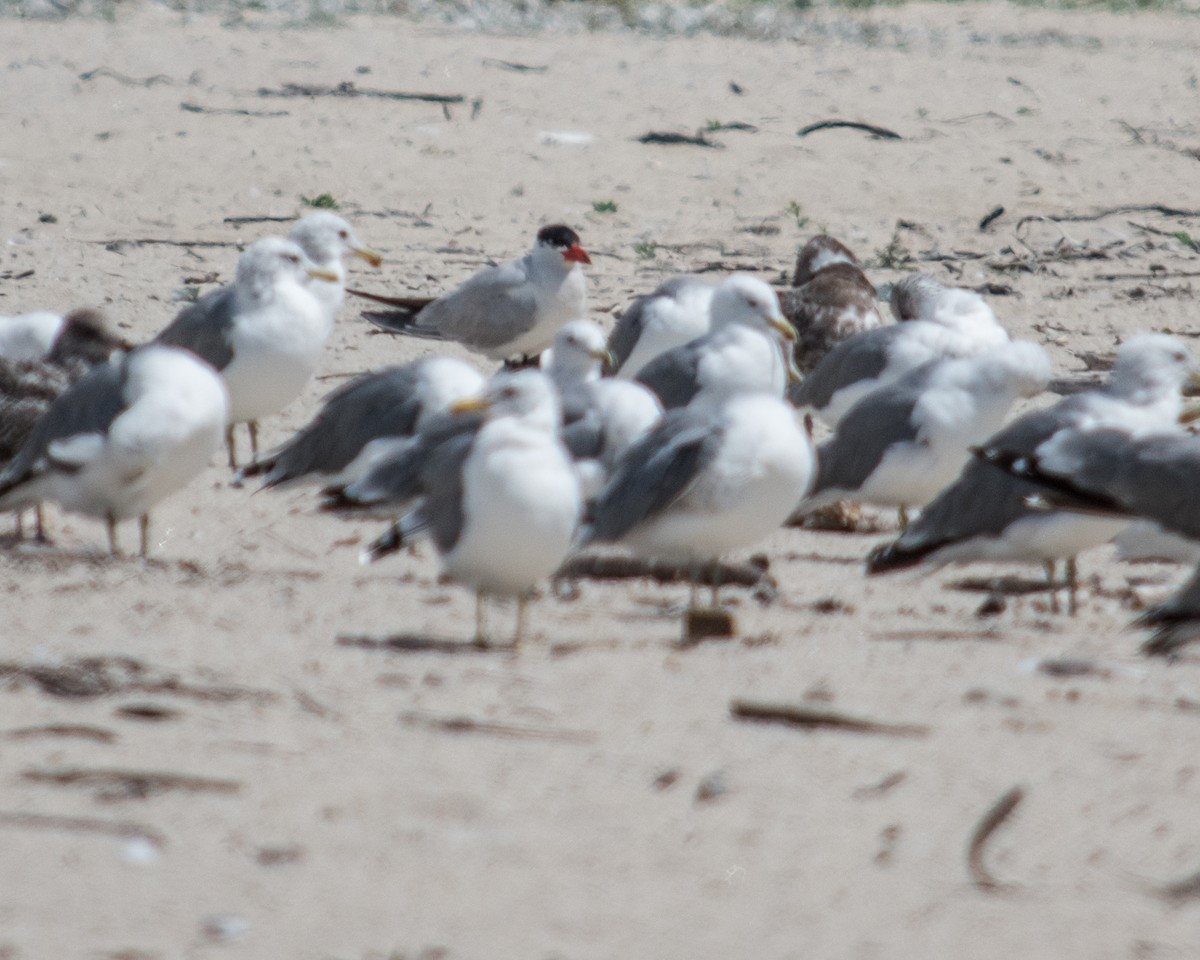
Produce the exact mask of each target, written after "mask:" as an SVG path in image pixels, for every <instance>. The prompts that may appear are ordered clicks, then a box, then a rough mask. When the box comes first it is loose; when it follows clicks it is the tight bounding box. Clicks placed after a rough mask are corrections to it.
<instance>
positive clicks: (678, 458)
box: [587, 410, 720, 543]
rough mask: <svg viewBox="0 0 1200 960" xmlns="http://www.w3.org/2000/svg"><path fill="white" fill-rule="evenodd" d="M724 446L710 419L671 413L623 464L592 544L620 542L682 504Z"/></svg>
mask: <svg viewBox="0 0 1200 960" xmlns="http://www.w3.org/2000/svg"><path fill="white" fill-rule="evenodd" d="M719 442H720V437H719V436H718V434H717V433H716V431H715V430H714V429H713V426H712V424H711V422H710V421H709V420H708V419H707V418H705V417H703V416H701V415H699V414H697V413H696V412H694V411H691V410H673V411H670V412H669V413H668V414H667V415H666V416H665V417H663V419H662V421H661V422H660V423H659V425H658V426H657V427H655V428H654V429H653V430H651V431H650V432H649V433H648V434H647V435H646V436H644V437H642V438H641V439H640V440H638V441H637V442H636V443H634V444H633V446H631V447H630V448H629V449H628V450H627V451H626V452H625V454H624V456H622V457H621V459H620V460H619V461H618V462H617V467H616V470H615V471H614V472H613V475H612V478H611V479H610V480H609V481H608V484H607V485H606V486H605V488H604V490H602V491H601V493H600V495H599V497H598V498H597V501H596V503H595V505H594V508H593V511H592V525H591V529H590V531H589V533H588V536H587V539H588V541H589V542H593V543H612V542H614V541H617V540H620V539H621V538H622V537H623V536H625V534H627V533H628V532H629V531H630V530H632V529H633V528H634V527H636V526H637V525H638V524H639V523H642V522H644V521H646V520H649V519H651V518H653V517H655V516H656V515H657V514H659V513H661V512H662V511H663V510H665V509H666V508H667V507H669V506H670V505H671V504H673V503H675V502H676V501H677V500H679V498H680V497H682V496H683V495H684V494H685V493H687V491H688V489H689V488H690V487H691V486H692V484H693V483H694V482H695V481H696V478H697V477H698V476H699V475H700V474H701V472H702V471H703V470H704V469H705V467H707V466H708V464H709V463H711V462H712V459H713V457H715V456H716V452H717V447H718V445H719Z"/></svg>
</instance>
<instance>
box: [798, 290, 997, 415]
mask: <svg viewBox="0 0 1200 960" xmlns="http://www.w3.org/2000/svg"><path fill="white" fill-rule="evenodd" d="M892 304H893V310H894V311H895V312H896V316H897V318H898V319H900V321H901V322H899V323H896V324H891V325H889V326H885V327H879V328H878V329H874V330H867V331H864V332H862V333H858V334H855V335H854V336H852V337H849V338H847V339H846V340H844V341H842V342H841V343H839V344H837V345H836V346H834V347H833V349H832V350H830V351H829V353H828V354H827V355H826V356H825V357H824V358H822V360H821V361H820V362H819V363H818V364H817V365H816V367H815V368H814V369H813V370H812V371H811V372H810V373H809V374H808V376H806V377H805V378H804V379H803V380H802V381H801V382H800V383H798V384H796V385H794V386H793V387H791V388H790V389H789V391H788V398H789V399H790V400H791V401H792V403H794V404H795V405H796V406H798V407H801V408H811V409H812V410H813V412H814V413H816V415H817V416H818V417H820V418H821V420H823V421H824V422H825V423H827V424H829V425H830V426H836V424H837V423H838V421H839V420H840V419H841V418H842V416H844V415H845V413H846V411H847V410H849V409H850V408H851V407H852V406H853V405H854V404H855V403H857V402H858V401H859V400H860V399H861V398H862V397H864V396H866V395H867V394H868V393H870V392H871V391H872V390H874V389H876V388H877V387H880V386H882V385H883V384H885V383H890V382H891V381H893V380H896V379H897V378H899V377H901V376H903V375H904V374H906V373H908V372H909V371H910V370H914V369H916V368H917V367H919V366H920V365H921V364H923V363H927V362H929V361H930V360H935V359H938V358H939V357H967V356H972V355H974V354H976V353H980V352H981V351H984V350H989V349H991V348H993V347H997V346H1000V345H1001V344H1003V343H1006V342H1007V341H1008V333H1007V331H1005V329H1004V328H1003V327H1002V326H1001V325H1000V324H999V323H998V322H997V320H996V315H995V314H994V313H993V312H992V310H991V308H990V307H988V305H987V303H986V302H985V301H984V300H983V298H982V297H980V296H979V295H978V294H977V293H975V292H973V291H970V290H959V289H958V288H954V287H946V286H944V285H942V284H940V283H938V282H937V281H936V280H934V279H933V278H932V277H929V276H926V275H924V274H909V275H908V276H907V277H905V278H904V279H902V280H901V281H899V282H898V283H897V284H896V285H895V286H894V287H893V288H892Z"/></svg>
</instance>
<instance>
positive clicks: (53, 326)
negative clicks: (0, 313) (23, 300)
mask: <svg viewBox="0 0 1200 960" xmlns="http://www.w3.org/2000/svg"><path fill="white" fill-rule="evenodd" d="M63 320H64V318H63V316H62V314H59V313H51V312H50V311H48V310H38V311H36V312H34V313H22V314H20V315H18V316H15V317H0V360H9V361H14V362H15V361H21V360H40V359H42V358H43V357H44V356H45V355H46V354H47V353H49V352H50V348H51V347H52V346H53V345H54V340H55V338H56V337H57V336H58V333H59V331H60V330H61V329H62V327H63Z"/></svg>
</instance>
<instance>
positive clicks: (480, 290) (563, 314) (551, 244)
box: [349, 224, 592, 360]
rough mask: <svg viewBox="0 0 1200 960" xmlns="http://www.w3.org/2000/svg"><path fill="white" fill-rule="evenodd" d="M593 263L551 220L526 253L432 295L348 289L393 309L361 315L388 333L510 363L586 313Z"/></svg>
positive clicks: (564, 228)
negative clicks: (448, 343)
mask: <svg viewBox="0 0 1200 960" xmlns="http://www.w3.org/2000/svg"><path fill="white" fill-rule="evenodd" d="M591 262H592V261H591V258H590V257H589V256H588V255H587V251H585V250H584V249H583V247H582V246H580V243H579V235H578V234H577V233H576V232H575V231H574V230H572V229H571V228H570V227H567V226H563V225H562V224H555V225H553V226H549V227H542V229H541V230H539V231H538V233H537V240H536V242H535V244H534V247H533V250H531V251H530V252H529V253H527V254H525V256H523V257H521V258H520V259H517V260H513V261H511V262H509V263H506V264H503V265H501V266H496V267H489V268H487V269H485V270H481V271H480V272H479V273H476V274H475V275H474V276H472V277H470V278H469V279H468V280H467V281H466V282H465V283H463V284H462V285H461V286H459V287H456V288H455V289H454V290H451V291H450V292H449V293H446V294H443V295H442V296H440V297H438V298H437V299H435V300H429V299H426V298H421V297H385V296H379V295H376V294H370V293H366V292H365V291H361V290H350V291H349V292H350V293H353V294H355V295H356V296H365V297H367V298H368V299H371V300H376V301H379V302H380V303H385V304H389V305H391V306H393V307H396V308H397V309H396V310H395V311H393V312H389V313H380V312H376V313H367V314H364V315H365V316H366V317H367V319H369V320H371V322H372V323H375V324H376V325H378V326H380V327H383V329H385V330H388V331H389V332H391V333H400V334H404V335H407V336H415V337H425V338H428V339H434V340H453V341H456V342H458V343H461V344H462V345H463V346H465V347H467V348H468V349H469V350H473V351H475V352H476V353H481V354H483V355H484V356H487V357H491V358H492V359H494V360H509V359H513V358H524V357H531V356H535V355H537V354H539V353H541V352H542V351H543V350H545V349H546V348H547V347H548V346H550V344H551V342H552V341H553V340H554V335H555V333H557V332H558V328H559V327H561V326H562V325H563V324H564V323H567V322H568V321H570V320H574V319H576V318H578V317H582V316H584V315H585V314H586V313H587V277H586V276H585V275H584V273H583V269H582V265H583V264H585V263H591Z"/></svg>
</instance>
